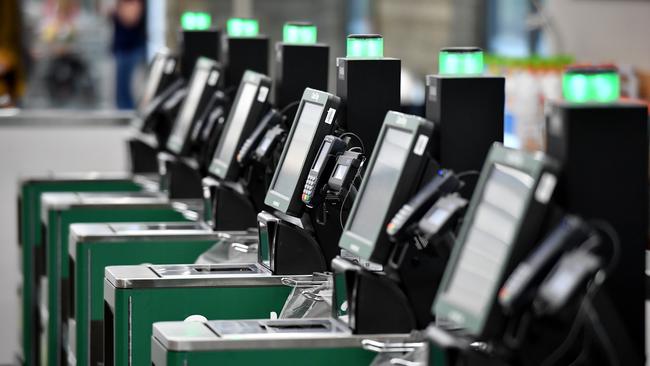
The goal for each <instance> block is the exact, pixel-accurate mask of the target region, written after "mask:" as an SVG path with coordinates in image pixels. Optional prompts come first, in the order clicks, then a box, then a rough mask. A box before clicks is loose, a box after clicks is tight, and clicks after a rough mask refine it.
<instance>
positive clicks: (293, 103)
mask: <svg viewBox="0 0 650 366" xmlns="http://www.w3.org/2000/svg"><path fill="white" fill-rule="evenodd" d="M299 104H300V101H299V100H296V101H294V102H291V103H289V104H287V105H286V106H284V108H282V109H281V110H280V114H281V115H283V116H285V117H286V116H287V112H289V110H291V108H294V107H297V106H298V105H299Z"/></svg>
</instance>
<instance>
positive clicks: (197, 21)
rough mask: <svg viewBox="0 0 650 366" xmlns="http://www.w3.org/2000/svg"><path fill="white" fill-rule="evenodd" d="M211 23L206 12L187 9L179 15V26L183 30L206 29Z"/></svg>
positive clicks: (210, 18)
mask: <svg viewBox="0 0 650 366" xmlns="http://www.w3.org/2000/svg"><path fill="white" fill-rule="evenodd" d="M211 24H212V17H211V16H210V14H208V13H201V12H192V11H188V12H185V13H183V15H182V16H181V27H183V29H185V30H206V29H209V28H210V25H211Z"/></svg>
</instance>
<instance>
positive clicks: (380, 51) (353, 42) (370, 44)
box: [347, 34, 384, 58]
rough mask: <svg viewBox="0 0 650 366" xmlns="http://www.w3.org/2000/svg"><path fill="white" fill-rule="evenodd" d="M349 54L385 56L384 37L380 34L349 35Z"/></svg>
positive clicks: (371, 56)
mask: <svg viewBox="0 0 650 366" xmlns="http://www.w3.org/2000/svg"><path fill="white" fill-rule="evenodd" d="M347 55H348V57H350V58H381V57H384V38H383V37H382V36H380V35H378V34H353V35H350V36H348V42H347Z"/></svg>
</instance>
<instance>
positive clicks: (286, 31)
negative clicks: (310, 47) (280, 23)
mask: <svg viewBox="0 0 650 366" xmlns="http://www.w3.org/2000/svg"><path fill="white" fill-rule="evenodd" d="M317 36H318V29H317V28H316V26H315V25H313V24H297V23H286V24H285V25H284V28H283V30H282V40H283V41H284V42H285V43H295V44H314V43H316V39H317Z"/></svg>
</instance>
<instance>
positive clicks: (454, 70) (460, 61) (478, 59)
mask: <svg viewBox="0 0 650 366" xmlns="http://www.w3.org/2000/svg"><path fill="white" fill-rule="evenodd" d="M438 73H439V74H440V75H480V74H482V73H483V51H480V50H476V51H471V52H463V51H461V52H458V51H448V50H443V51H440V54H439V59H438Z"/></svg>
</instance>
